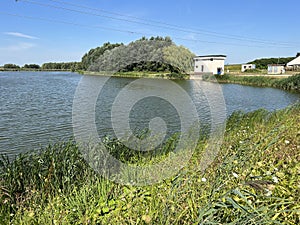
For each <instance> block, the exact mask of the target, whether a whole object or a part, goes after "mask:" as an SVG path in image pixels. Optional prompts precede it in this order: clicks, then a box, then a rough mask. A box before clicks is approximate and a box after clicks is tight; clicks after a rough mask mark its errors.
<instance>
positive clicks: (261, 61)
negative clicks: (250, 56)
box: [249, 54, 298, 69]
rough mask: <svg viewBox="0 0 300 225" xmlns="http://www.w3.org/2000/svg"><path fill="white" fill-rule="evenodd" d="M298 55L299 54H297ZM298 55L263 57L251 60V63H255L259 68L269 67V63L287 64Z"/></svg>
mask: <svg viewBox="0 0 300 225" xmlns="http://www.w3.org/2000/svg"><path fill="white" fill-rule="evenodd" d="M297 56H298V54H297ZM295 58H296V57H285V58H262V59H256V60H254V61H251V62H249V63H250V64H255V65H256V68H257V69H267V68H268V65H269V64H284V65H285V64H287V63H288V62H290V61H292V60H293V59H295Z"/></svg>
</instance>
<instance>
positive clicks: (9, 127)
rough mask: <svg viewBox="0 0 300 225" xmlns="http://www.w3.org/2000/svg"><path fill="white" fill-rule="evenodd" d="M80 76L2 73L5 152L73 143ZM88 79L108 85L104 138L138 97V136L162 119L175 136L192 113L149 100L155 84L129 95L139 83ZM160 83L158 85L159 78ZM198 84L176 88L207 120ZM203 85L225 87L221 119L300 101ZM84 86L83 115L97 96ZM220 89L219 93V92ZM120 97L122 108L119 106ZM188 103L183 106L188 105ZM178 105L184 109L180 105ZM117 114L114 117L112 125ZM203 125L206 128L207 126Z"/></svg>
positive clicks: (0, 122) (103, 98)
mask: <svg viewBox="0 0 300 225" xmlns="http://www.w3.org/2000/svg"><path fill="white" fill-rule="evenodd" d="M81 78H82V76H81V75H79V74H77V73H71V72H0V107H1V108H0V153H5V154H8V155H9V156H14V155H16V154H18V153H21V152H26V151H28V150H32V149H37V148H40V147H45V146H47V145H48V144H49V143H55V142H57V141H62V140H69V139H71V138H72V137H73V127H72V107H73V101H74V96H75V92H76V88H77V86H78V84H79V82H80V81H81ZM88 79H91V80H92V81H91V84H94V87H93V88H96V89H97V88H98V87H99V84H100V86H101V82H102V80H103V82H104V81H105V82H106V83H105V85H104V86H103V87H102V89H101V92H100V93H99V96H98V98H96V103H95V105H96V110H95V118H93V119H94V120H95V124H96V127H97V132H98V134H99V136H100V137H104V136H106V135H109V136H114V135H115V134H114V129H113V123H115V125H118V123H122V122H123V117H124V115H123V114H122V113H123V111H124V110H125V109H124V110H123V109H122V107H123V106H124V107H125V106H126V104H125V103H126V102H130V98H129V97H128V96H135V97H136V96H137V99H138V98H139V97H141V99H140V100H139V99H138V101H136V102H133V103H132V104H133V105H132V106H131V108H130V113H129V114H128V116H129V118H128V121H129V126H130V129H132V130H133V131H134V132H140V131H141V130H144V129H145V128H147V127H148V126H149V123H150V122H151V120H152V119H153V118H158V117H159V118H161V119H162V120H156V122H157V123H162V121H164V123H165V125H166V127H167V135H171V134H172V133H173V132H175V131H178V130H180V118H181V116H182V115H183V116H188V114H189V109H186V111H185V112H183V114H182V115H181V114H178V113H177V112H176V107H174V106H173V105H172V104H171V103H169V102H168V101H166V100H165V99H163V98H161V97H159V96H160V95H159V94H157V95H156V94H154V95H151V96H146V97H145V95H144V93H148V92H149V91H151V90H152V91H153V90H154V92H155V93H158V92H156V91H157V90H156V89H155V88H157V87H154V86H153V85H152V86H151V85H146V84H147V83H149V82H150V80H149V82H148V81H144V83H135V84H134V85H131V86H130V88H129V90H128V93H127V94H128V96H127V95H126V94H124V93H125V92H122V90H124V87H125V86H128V85H130V84H131V83H132V82H136V79H132V78H110V79H106V78H103V77H96V76H91V77H90V78H88ZM101 79H102V80H101ZM137 80H139V79H137ZM155 82H159V80H156V81H155ZM155 82H154V83H153V84H155ZM168 82H169V83H170V82H173V81H168ZM197 82H201V81H194V80H184V81H182V80H181V81H175V84H176V85H177V86H174V87H175V88H176V87H177V89H178V90H179V89H180V90H181V88H182V90H183V91H184V92H186V93H187V94H188V95H189V96H190V98H191V99H192V101H193V102H194V104H195V108H196V110H197V112H198V115H199V118H200V120H201V121H206V122H207V121H209V115H210V110H211V108H212V106H213V104H214V102H213V101H210V102H209V103H208V102H207V98H206V97H205V93H203V89H202V90H201V88H200V89H199V83H197ZM150 83H151V82H150ZM203 83H204V84H203V85H204V86H203V87H205V88H207V90H209V91H210V92H211V93H210V94H209V95H212V96H213V95H215V96H217V95H220V92H219V90H218V87H220V90H221V91H222V93H221V94H222V97H223V96H224V100H225V103H226V113H225V114H226V115H224V112H222V113H220V115H219V116H220V117H226V116H229V115H230V114H231V113H232V112H234V111H236V110H242V111H246V112H249V111H253V110H256V109H259V108H264V109H267V110H269V111H272V110H277V109H282V108H285V107H287V106H288V105H291V104H294V103H296V102H298V101H299V99H300V94H299V93H290V92H286V91H282V90H279V89H274V88H259V87H249V86H242V85H236V84H221V85H218V84H214V83H206V82H203ZM201 85H202V84H201ZM201 85H200V86H201ZM179 87H181V88H179ZM85 88H86V90H87V91H90V92H87V93H86V95H85V96H84V98H82V106H81V105H79V106H78V109H82V115H84V112H85V110H86V109H85V103H86V102H87V101H88V100H89V96H88V95H87V94H90V95H93V93H94V92H93V90H92V89H91V87H90V86H88V85H87V86H86V87H85ZM163 89H164V87H160V89H159V90H160V91H162V92H163V91H165V92H166V91H168V92H167V94H166V96H167V98H168V96H169V97H170V98H171V97H172V96H173V98H174V96H175V95H176V93H175V92H176V91H174V93H173V91H172V90H175V89H170V90H163ZM215 90H216V92H214V91H215ZM149 93H150V92H149ZM178 93H180V92H178ZM178 93H177V94H178ZM143 96H144V97H143ZM219 97H220V96H219ZM118 98H119V103H120V104H119V105H121V106H122V107H121V108H120V107H119V108H117V107H115V106H114V105H115V104H116V102H117V101H116V99H118ZM178 101H179V100H178ZM184 103H185V102H182V104H183V105H184ZM178 104H179V106H180V105H181V104H180V102H179V103H178ZM215 104H218V102H216V103H215ZM112 108H113V110H112ZM112 114H113V116H114V121H113V123H112V120H111V117H112ZM126 115H127V114H126ZM217 115H218V113H217ZM203 123H204V124H205V122H203ZM83 132H84V130H83ZM134 132H133V133H134Z"/></svg>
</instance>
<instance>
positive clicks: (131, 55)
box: [82, 37, 195, 77]
mask: <svg viewBox="0 0 300 225" xmlns="http://www.w3.org/2000/svg"><path fill="white" fill-rule="evenodd" d="M194 56H195V55H194V54H193V53H191V52H190V51H189V50H188V49H187V48H185V47H183V46H177V45H175V43H173V41H172V40H171V38H169V37H165V38H163V37H151V38H149V39H147V38H145V37H143V38H141V39H139V40H136V41H134V42H131V43H129V44H128V45H124V44H110V43H105V44H104V45H103V46H102V47H98V48H96V49H92V50H90V51H89V53H87V54H85V55H84V57H83V58H82V63H83V65H84V68H86V70H87V71H91V72H109V73H113V74H115V75H120V74H122V72H144V74H145V75H147V72H150V73H165V72H167V73H169V77H173V75H180V74H186V73H189V72H190V71H191V70H192V69H193V58H194ZM177 77H180V76H177Z"/></svg>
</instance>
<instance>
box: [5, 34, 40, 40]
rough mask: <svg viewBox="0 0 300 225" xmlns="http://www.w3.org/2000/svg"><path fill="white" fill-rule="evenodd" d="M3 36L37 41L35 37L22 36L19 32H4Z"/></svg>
mask: <svg viewBox="0 0 300 225" xmlns="http://www.w3.org/2000/svg"><path fill="white" fill-rule="evenodd" d="M4 34H6V35H10V36H14V37H20V38H27V39H39V38H37V37H34V36H30V35H27V34H22V33H19V32H4Z"/></svg>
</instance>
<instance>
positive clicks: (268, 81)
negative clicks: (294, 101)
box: [203, 74, 300, 92]
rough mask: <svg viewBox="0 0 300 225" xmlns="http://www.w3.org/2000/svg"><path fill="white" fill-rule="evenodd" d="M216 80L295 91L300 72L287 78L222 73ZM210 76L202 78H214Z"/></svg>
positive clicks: (299, 84)
mask: <svg viewBox="0 0 300 225" xmlns="http://www.w3.org/2000/svg"><path fill="white" fill-rule="evenodd" d="M215 78H216V80H217V81H218V82H219V83H236V84H243V85H253V86H259V87H275V88H280V89H284V90H288V91H297V92H300V74H298V75H294V76H291V77H288V78H272V77H267V76H248V77H247V76H232V75H223V76H216V77H215ZM215 78H213V79H211V77H209V76H206V77H204V78H203V79H204V80H207V81H209V80H215Z"/></svg>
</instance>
